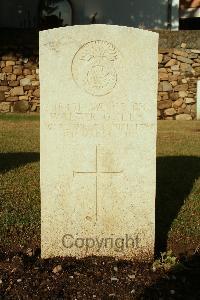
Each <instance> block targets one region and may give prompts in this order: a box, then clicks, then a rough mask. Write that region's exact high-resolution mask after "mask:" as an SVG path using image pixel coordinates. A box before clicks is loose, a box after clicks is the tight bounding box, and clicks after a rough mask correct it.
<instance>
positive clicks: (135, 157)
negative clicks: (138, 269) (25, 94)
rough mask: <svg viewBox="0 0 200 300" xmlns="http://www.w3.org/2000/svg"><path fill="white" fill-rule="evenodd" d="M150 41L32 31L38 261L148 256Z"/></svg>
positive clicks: (111, 33) (126, 35)
mask: <svg viewBox="0 0 200 300" xmlns="http://www.w3.org/2000/svg"><path fill="white" fill-rule="evenodd" d="M157 50H158V34H156V33H152V32H148V31H143V30H139V29H133V28H127V27H119V26H110V25H88V26H74V27H66V28H59V29H53V30H48V31H43V32H40V83H41V197H42V257H52V256H76V257H85V256H88V255H98V256H100V255H106V256H115V257H119V258H127V259H133V258H138V259H148V258H151V257H152V255H153V252H154V231H155V230H154V225H155V214H154V212H155V182H156V122H157V121H156V119H157V109H156V104H157V61H158V55H157V52H158V51H157Z"/></svg>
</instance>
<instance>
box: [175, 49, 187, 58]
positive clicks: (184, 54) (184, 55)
mask: <svg viewBox="0 0 200 300" xmlns="http://www.w3.org/2000/svg"><path fill="white" fill-rule="evenodd" d="M173 53H174V54H175V55H178V56H183V57H187V56H188V53H187V52H185V51H183V50H179V49H174V50H173Z"/></svg>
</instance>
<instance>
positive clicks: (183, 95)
mask: <svg viewBox="0 0 200 300" xmlns="http://www.w3.org/2000/svg"><path fill="white" fill-rule="evenodd" d="M178 95H179V97H180V98H185V97H187V95H188V92H186V91H180V92H178Z"/></svg>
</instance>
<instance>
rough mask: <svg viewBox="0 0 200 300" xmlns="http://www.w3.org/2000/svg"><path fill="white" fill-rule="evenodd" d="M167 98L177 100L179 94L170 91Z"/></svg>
mask: <svg viewBox="0 0 200 300" xmlns="http://www.w3.org/2000/svg"><path fill="white" fill-rule="evenodd" d="M169 98H170V99H171V100H173V101H175V100H177V99H178V98H179V94H178V93H174V92H171V93H169Z"/></svg>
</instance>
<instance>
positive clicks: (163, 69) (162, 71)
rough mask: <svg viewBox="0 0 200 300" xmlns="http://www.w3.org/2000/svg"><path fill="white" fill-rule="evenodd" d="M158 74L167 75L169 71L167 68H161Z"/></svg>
mask: <svg viewBox="0 0 200 300" xmlns="http://www.w3.org/2000/svg"><path fill="white" fill-rule="evenodd" d="M158 72H159V73H167V70H166V68H159V69H158Z"/></svg>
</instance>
